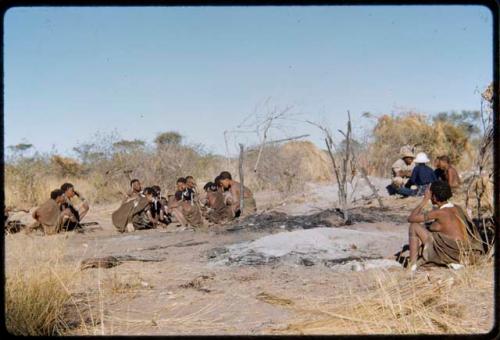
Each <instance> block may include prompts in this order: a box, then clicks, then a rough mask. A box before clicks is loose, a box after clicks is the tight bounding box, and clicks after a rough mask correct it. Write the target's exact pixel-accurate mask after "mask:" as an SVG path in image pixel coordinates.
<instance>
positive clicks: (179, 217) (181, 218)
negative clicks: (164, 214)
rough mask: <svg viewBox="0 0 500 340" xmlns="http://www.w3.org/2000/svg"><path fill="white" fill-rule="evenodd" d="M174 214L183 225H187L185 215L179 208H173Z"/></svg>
mask: <svg viewBox="0 0 500 340" xmlns="http://www.w3.org/2000/svg"><path fill="white" fill-rule="evenodd" d="M172 215H173V216H174V217H175V218H176V219H177V222H179V223H180V224H181V225H182V226H183V227H184V226H187V224H188V223H187V221H186V219H185V218H184V215H183V214H182V212H181V211H180V210H179V209H178V208H175V209H173V210H172Z"/></svg>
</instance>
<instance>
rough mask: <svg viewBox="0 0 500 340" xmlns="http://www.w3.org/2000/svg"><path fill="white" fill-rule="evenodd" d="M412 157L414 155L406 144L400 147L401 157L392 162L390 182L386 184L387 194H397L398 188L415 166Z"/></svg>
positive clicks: (409, 175) (401, 186) (406, 179)
mask: <svg viewBox="0 0 500 340" xmlns="http://www.w3.org/2000/svg"><path fill="white" fill-rule="evenodd" d="M414 159H415V155H414V154H413V152H412V150H411V149H410V148H409V147H408V146H405V147H402V148H401V158H399V159H398V160H397V161H395V162H394V164H392V169H391V170H392V183H391V184H389V186H387V191H388V192H389V195H395V194H397V193H398V190H399V189H400V188H403V187H404V185H405V184H406V182H408V180H409V179H410V177H411V173H412V171H413V168H415V163H414V162H413V160H414Z"/></svg>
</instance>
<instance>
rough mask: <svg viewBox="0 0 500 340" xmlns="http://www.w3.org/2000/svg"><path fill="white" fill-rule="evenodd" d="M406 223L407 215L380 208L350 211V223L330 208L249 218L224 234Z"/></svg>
mask: <svg viewBox="0 0 500 340" xmlns="http://www.w3.org/2000/svg"><path fill="white" fill-rule="evenodd" d="M384 221H388V222H389V221H390V222H396V223H398V222H400V223H406V215H403V214H397V213H392V212H389V211H387V210H385V209H381V208H377V207H356V208H352V209H350V210H349V212H348V221H345V220H344V213H343V212H342V211H341V210H340V209H327V210H323V211H320V212H318V213H314V214H311V215H299V216H292V215H287V214H285V213H282V212H276V211H271V212H265V213H260V214H255V215H250V216H247V217H245V218H243V219H241V220H237V221H235V222H233V223H231V224H228V225H227V226H225V228H224V229H223V231H222V232H238V231H241V230H247V231H256V232H257V231H273V230H275V231H284V230H286V231H293V230H300V229H312V228H325V227H326V228H333V227H342V226H345V225H350V224H354V223H375V222H384Z"/></svg>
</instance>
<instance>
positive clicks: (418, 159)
mask: <svg viewBox="0 0 500 340" xmlns="http://www.w3.org/2000/svg"><path fill="white" fill-rule="evenodd" d="M427 162H429V158H428V157H427V155H426V154H425V152H419V153H417V157H415V163H417V164H425V163H427Z"/></svg>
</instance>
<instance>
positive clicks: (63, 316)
mask: <svg viewBox="0 0 500 340" xmlns="http://www.w3.org/2000/svg"><path fill="white" fill-rule="evenodd" d="M39 241H40V240H38V238H32V237H29V236H26V235H15V236H12V235H11V236H7V237H6V242H5V244H6V252H5V254H6V259H5V260H6V262H5V264H6V266H5V277H6V282H5V315H6V328H7V330H8V331H9V332H10V333H12V334H14V335H61V334H65V333H66V332H67V331H68V330H69V329H70V328H71V327H73V325H72V322H73V321H74V320H71V319H70V318H68V313H69V312H70V311H71V310H72V308H74V307H75V306H73V305H72V298H71V293H70V290H71V288H72V285H73V284H74V282H75V280H76V277H77V273H78V272H77V271H76V269H72V268H70V267H68V265H67V264H65V263H63V262H62V258H63V256H64V249H65V238H64V236H62V235H58V236H53V237H48V238H46V239H44V242H39ZM26 249H30V252H29V255H28V254H27V253H26ZM70 320H71V322H70Z"/></svg>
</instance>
